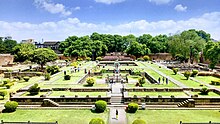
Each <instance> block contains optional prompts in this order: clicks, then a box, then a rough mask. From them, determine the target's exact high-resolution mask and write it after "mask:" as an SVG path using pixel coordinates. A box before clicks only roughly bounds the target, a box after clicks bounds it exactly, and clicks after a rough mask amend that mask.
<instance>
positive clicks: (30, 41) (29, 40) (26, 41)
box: [21, 39, 35, 44]
mask: <svg viewBox="0 0 220 124" xmlns="http://www.w3.org/2000/svg"><path fill="white" fill-rule="evenodd" d="M21 43H31V44H34V43H35V42H34V39H27V40H22V41H21Z"/></svg>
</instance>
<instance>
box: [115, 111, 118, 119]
mask: <svg viewBox="0 0 220 124" xmlns="http://www.w3.org/2000/svg"><path fill="white" fill-rule="evenodd" d="M115 114H116V119H118V109H116V112H115Z"/></svg>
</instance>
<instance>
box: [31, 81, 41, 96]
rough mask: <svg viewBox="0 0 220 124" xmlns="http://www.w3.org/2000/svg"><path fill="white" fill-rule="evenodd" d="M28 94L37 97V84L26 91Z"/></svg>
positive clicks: (38, 89)
mask: <svg viewBox="0 0 220 124" xmlns="http://www.w3.org/2000/svg"><path fill="white" fill-rule="evenodd" d="M28 92H29V93H30V95H37V94H38V93H39V92H40V87H38V84H34V85H33V86H31V87H30V88H29V89H28Z"/></svg>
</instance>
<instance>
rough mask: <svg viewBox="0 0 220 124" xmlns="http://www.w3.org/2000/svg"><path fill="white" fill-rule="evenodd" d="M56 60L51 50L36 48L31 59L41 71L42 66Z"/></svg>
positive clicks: (55, 55)
mask: <svg viewBox="0 0 220 124" xmlns="http://www.w3.org/2000/svg"><path fill="white" fill-rule="evenodd" d="M56 59H57V54H56V53H55V52H54V51H53V50H51V49H47V48H38V49H36V50H34V52H33V57H32V61H33V62H36V63H37V64H40V65H41V69H43V66H44V65H45V64H46V63H47V62H51V61H54V60H56Z"/></svg>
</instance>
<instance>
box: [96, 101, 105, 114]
mask: <svg viewBox="0 0 220 124" xmlns="http://www.w3.org/2000/svg"><path fill="white" fill-rule="evenodd" d="M106 107H107V103H106V101H103V100H99V101H96V102H95V111H96V112H97V113H102V112H104V111H105V109H106Z"/></svg>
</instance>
